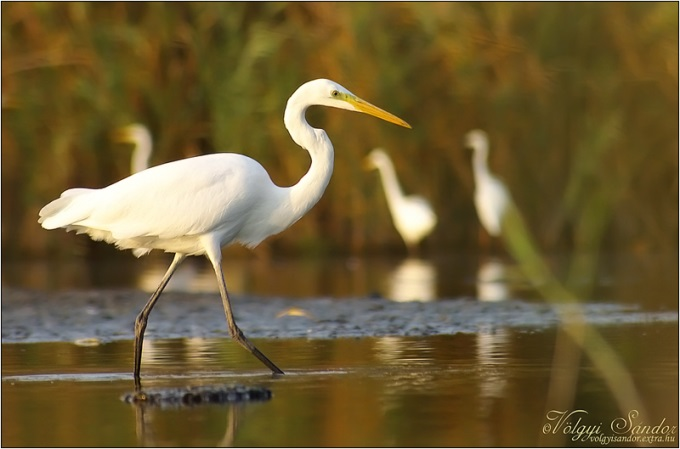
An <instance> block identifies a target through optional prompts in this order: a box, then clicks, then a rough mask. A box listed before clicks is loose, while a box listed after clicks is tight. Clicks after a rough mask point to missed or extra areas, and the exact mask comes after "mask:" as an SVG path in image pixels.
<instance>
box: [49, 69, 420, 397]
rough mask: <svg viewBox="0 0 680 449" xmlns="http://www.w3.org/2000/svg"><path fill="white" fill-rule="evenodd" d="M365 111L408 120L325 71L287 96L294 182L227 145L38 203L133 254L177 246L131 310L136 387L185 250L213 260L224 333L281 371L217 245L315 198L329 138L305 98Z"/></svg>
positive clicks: (254, 240)
mask: <svg viewBox="0 0 680 449" xmlns="http://www.w3.org/2000/svg"><path fill="white" fill-rule="evenodd" d="M314 105H322V106H331V107H335V108H340V109H347V110H350V111H357V112H363V113H366V114H370V115H373V116H375V117H378V118H381V119H383V120H386V121H388V122H392V123H395V124H397V125H400V126H404V127H406V128H410V125H409V124H408V123H406V122H405V121H403V120H402V119H400V118H398V117H396V116H394V115H392V114H390V113H389V112H386V111H384V110H382V109H380V108H378V107H376V106H373V105H372V104H370V103H368V102H366V101H364V100H362V99H361V98H359V97H357V96H356V95H354V94H353V93H351V92H350V91H348V90H347V89H345V88H344V87H342V86H341V85H339V84H337V83H335V82H333V81H330V80H326V79H317V80H314V81H309V82H307V83H305V84H303V85H302V86H300V87H299V88H298V89H297V90H296V91H295V92H294V93H293V95H292V96H291V97H290V98H289V99H288V103H287V105H286V110H285V113H284V123H285V126H286V128H287V129H288V132H289V133H290V136H291V137H292V139H293V140H294V141H295V143H297V144H298V145H300V146H301V147H302V148H304V149H305V150H307V151H308V152H309V155H310V157H311V166H310V168H309V171H308V172H307V173H306V174H305V175H304V176H303V177H302V179H300V181H299V182H298V183H297V184H295V185H293V186H291V187H279V186H277V185H275V184H274V183H273V182H272V180H271V178H270V177H269V174H268V173H267V171H266V170H265V169H264V168H263V167H262V166H261V165H260V164H259V163H258V162H256V161H255V160H253V159H251V158H249V157H247V156H244V155H241V154H233V153H219V154H209V155H203V156H198V157H193V158H188V159H183V160H179V161H174V162H169V163H166V164H162V165H157V166H154V167H151V168H149V169H146V170H144V171H141V172H139V173H135V174H133V175H131V176H129V177H127V178H125V179H122V180H121V181H118V182H116V183H114V184H111V185H110V186H108V187H104V188H102V189H86V188H75V189H69V190H66V191H65V192H64V193H62V194H61V197H60V198H58V199H56V200H54V201H52V202H51V203H49V204H48V205H46V206H45V207H43V208H42V209H41V210H40V213H39V215H40V219H39V220H38V221H39V223H41V224H42V227H43V228H45V229H55V228H66V230H67V231H71V230H75V231H76V232H77V233H86V234H88V235H89V236H90V237H91V238H92V239H94V240H104V241H106V242H107V243H113V244H115V245H116V246H117V247H118V248H119V249H131V250H132V252H133V254H134V255H135V256H137V257H140V256H142V255H145V254H147V253H149V252H150V251H151V250H154V249H160V250H164V251H166V252H171V253H175V257H174V259H173V261H172V263H171V264H170V267H169V268H168V270H167V272H166V273H165V276H163V279H162V280H161V282H160V284H159V285H158V288H157V289H156V291H155V292H154V293H153V294H152V295H151V298H149V300H148V302H147V303H146V305H145V306H144V308H143V309H142V311H141V312H140V313H139V315H138V316H137V319H136V320H135V345H134V346H135V348H134V351H135V362H134V363H135V365H134V379H135V386H136V387H137V389H138V390H139V389H140V388H141V384H140V364H141V356H142V343H143V340H144V330H145V329H146V325H147V320H148V317H149V314H150V312H151V309H152V308H153V307H154V305H155V304H156V301H157V300H158V298H159V297H160V295H161V293H162V291H163V289H164V288H165V286H166V284H167V283H168V281H169V280H170V277H171V276H172V275H173V273H174V272H175V270H176V269H177V266H178V265H179V264H180V263H181V262H182V261H183V260H184V259H185V258H186V257H187V256H198V255H205V256H206V257H207V258H208V259H209V260H210V262H211V263H212V265H213V268H214V270H215V275H216V277H217V281H218V286H219V289H220V296H221V298H222V304H223V307H224V312H225V315H226V318H227V324H228V327H229V333H230V335H231V336H232V337H233V338H234V339H235V340H236V341H237V342H238V343H239V344H240V345H241V346H243V347H244V348H246V349H247V350H248V351H250V352H251V353H252V354H253V355H254V356H255V357H257V358H258V359H259V360H260V361H261V362H262V363H264V364H265V365H266V366H267V367H268V368H269V369H270V370H271V371H272V372H273V373H278V374H283V371H281V369H279V368H278V367H277V366H276V365H275V364H274V363H272V362H271V361H270V360H269V359H268V358H267V357H265V355H264V354H262V352H260V351H259V350H258V349H257V348H256V347H255V346H254V345H253V344H252V343H250V341H248V339H247V338H246V337H245V335H244V334H243V332H241V330H240V329H239V328H238V327H237V325H236V322H235V321H234V317H233V314H232V309H231V304H230V300H229V294H228V292H227V285H226V282H225V281H224V274H223V273H222V253H221V248H222V247H223V246H226V245H229V244H231V243H240V244H242V245H245V246H247V247H254V246H256V245H257V244H259V243H260V242H261V241H262V240H264V239H265V238H267V237H269V236H271V235H274V234H278V233H279V232H281V231H283V230H285V229H286V228H288V227H289V226H291V225H292V224H293V223H295V222H296V221H297V220H299V219H300V218H301V217H302V216H303V215H305V213H306V212H307V211H308V210H309V209H310V208H311V207H312V206H314V204H316V202H317V201H319V199H320V198H321V195H322V194H323V192H324V190H325V189H326V186H327V185H328V182H329V181H330V178H331V174H332V172H333V145H332V143H331V141H330V139H329V138H328V135H327V134H326V132H325V131H324V130H322V129H316V128H313V127H311V126H310V125H309V123H307V120H306V118H305V112H306V111H307V109H308V108H309V107H310V106H314Z"/></svg>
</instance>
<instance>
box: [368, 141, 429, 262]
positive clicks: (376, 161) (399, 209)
mask: <svg viewBox="0 0 680 449" xmlns="http://www.w3.org/2000/svg"><path fill="white" fill-rule="evenodd" d="M366 166H367V167H368V168H375V169H378V172H379V173H380V179H381V180H382V186H383V190H384V191H385V197H386V198H387V206H388V207H389V209H390V214H391V215H392V223H394V227H395V228H397V231H398V232H399V235H401V238H402V239H403V240H404V243H405V244H406V247H407V249H408V251H409V252H410V253H414V252H415V251H416V250H417V248H418V244H419V243H420V241H421V240H422V239H424V238H425V237H426V236H428V235H429V234H430V233H431V232H432V230H433V229H434V227H435V225H436V224H437V215H436V214H435V213H434V211H433V210H432V206H430V203H428V202H427V200H426V199H425V198H423V197H421V196H418V195H404V192H403V191H402V190H401V186H400V185H399V181H398V180H397V173H396V172H395V170H394V164H393V163H392V160H391V159H390V157H389V156H388V155H387V153H386V152H385V151H384V150H383V149H382V148H376V149H374V150H373V151H371V152H370V153H369V155H368V156H366Z"/></svg>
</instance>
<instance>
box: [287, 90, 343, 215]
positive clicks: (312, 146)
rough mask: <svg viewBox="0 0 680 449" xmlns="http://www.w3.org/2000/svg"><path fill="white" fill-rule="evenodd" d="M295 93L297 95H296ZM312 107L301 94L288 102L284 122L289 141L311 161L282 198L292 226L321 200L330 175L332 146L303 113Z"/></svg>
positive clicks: (320, 130) (323, 133)
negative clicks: (302, 150) (306, 170)
mask: <svg viewBox="0 0 680 449" xmlns="http://www.w3.org/2000/svg"><path fill="white" fill-rule="evenodd" d="M296 94H297V92H296ZM309 106H311V105H310V104H309V103H307V102H306V101H305V100H304V98H303V96H302V95H295V94H293V96H292V97H291V98H290V99H289V100H288V105H287V106H286V111H285V113H284V123H285V125H286V129H288V132H289V133H290V136H291V137H292V139H293V140H294V141H295V143H297V144H298V145H300V146H301V147H302V148H304V149H305V150H307V151H308V152H309V156H310V157H311V159H312V163H311V166H310V167H309V171H308V172H307V173H306V174H305V175H304V176H303V177H302V178H301V179H300V181H299V182H298V183H297V184H295V185H294V186H292V187H289V188H287V189H286V190H287V193H288V195H287V196H286V198H285V199H284V201H285V203H286V209H287V210H290V211H292V216H291V217H290V219H291V220H292V221H291V223H294V222H295V221H297V220H299V219H300V218H301V217H302V216H303V215H304V214H305V213H307V211H309V209H311V208H312V207H313V206H314V205H315V204H316V203H317V202H318V201H319V199H320V198H321V196H322V195H323V193H324V191H325V190H326V187H327V186H328V183H329V182H330V179H331V175H332V174H333V154H334V153H333V144H332V143H331V141H330V139H329V138H328V135H326V132H325V131H324V130H322V129H316V128H313V127H311V126H310V125H309V123H307V119H306V118H305V112H306V111H307V108H308V107H309Z"/></svg>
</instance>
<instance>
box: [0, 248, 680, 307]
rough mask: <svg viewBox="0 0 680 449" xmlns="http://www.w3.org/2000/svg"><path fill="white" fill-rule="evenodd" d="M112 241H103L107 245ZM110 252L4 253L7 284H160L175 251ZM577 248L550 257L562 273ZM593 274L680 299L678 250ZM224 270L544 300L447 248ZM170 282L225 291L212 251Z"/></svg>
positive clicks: (331, 287) (495, 265)
mask: <svg viewBox="0 0 680 449" xmlns="http://www.w3.org/2000/svg"><path fill="white" fill-rule="evenodd" d="M102 245H103V244H102ZM100 249H101V250H102V252H104V253H105V255H104V256H102V257H100V258H96V259H94V258H91V257H85V256H73V257H69V258H65V259H43V260H29V261H17V260H9V261H5V260H3V268H2V285H3V286H8V287H19V288H30V289H37V290H43V291H47V292H54V291H63V290H74V289H76V290H79V289H123V288H134V289H138V290H143V291H146V292H149V293H150V292H153V291H154V290H155V289H156V287H157V286H158V283H159V281H160V279H161V278H162V276H163V274H164V272H165V270H166V269H167V267H168V266H169V264H170V261H171V259H172V256H171V255H168V254H160V253H159V254H155V253H153V254H152V255H149V256H147V257H143V258H141V259H135V258H134V257H132V256H131V255H130V254H128V253H127V252H120V251H115V250H114V249H112V248H109V247H108V246H106V245H103V247H101V248H100ZM575 259H576V256H574V255H570V256H569V257H564V256H553V257H550V258H549V259H548V260H549V262H550V266H551V268H552V269H553V270H554V271H555V273H557V274H558V275H559V277H560V278H562V279H563V278H565V277H566V274H565V273H566V272H567V271H568V270H569V267H570V264H571V263H572V262H573V260H575ZM596 270H597V272H596V273H589V274H588V276H590V277H592V279H591V280H589V279H582V280H581V281H582V282H583V283H589V282H591V281H592V287H593V289H592V295H591V297H589V298H586V300H588V301H610V302H616V303H619V304H622V303H626V304H636V305H639V306H641V307H643V308H648V309H658V308H662V309H672V310H677V308H678V276H677V273H678V254H677V252H670V253H667V254H657V255H633V254H626V255H603V256H601V258H600V264H599V265H598V266H597V267H596ZM223 271H224V275H225V279H226V281H227V286H228V288H229V291H230V292H231V293H232V294H235V295H251V296H252V295H255V296H278V297H292V298H319V297H333V298H346V297H366V296H382V297H385V298H390V299H392V300H395V301H410V300H420V301H434V300H438V299H448V298H460V297H473V298H477V299H480V300H483V301H499V300H505V299H509V298H518V299H525V300H526V299H538V298H539V297H538V295H537V293H536V291H535V290H534V289H533V288H531V286H530V283H529V282H527V280H526V279H525V278H524V277H523V276H522V274H521V272H520V270H519V269H518V267H517V265H516V264H515V263H514V262H513V261H512V260H511V259H510V258H508V257H502V256H501V257H498V256H493V257H490V256H483V257H480V256H479V255H454V256H452V255H445V256H432V257H424V258H409V257H384V256H376V257H363V258H359V257H336V258H322V257H319V258H314V257H309V258H273V257H265V256H262V255H261V254H260V253H255V254H249V255H246V256H243V255H241V256H239V257H230V256H229V253H228V252H227V253H226V254H225V260H224V266H223ZM166 291H177V292H217V291H218V290H217V282H216V280H215V274H214V272H213V269H212V267H211V266H210V264H209V263H208V261H207V260H206V259H205V258H203V257H190V258H188V259H187V260H186V261H185V262H184V263H183V264H182V265H180V267H179V269H178V270H177V272H176V273H175V275H174V276H173V277H172V278H171V280H170V282H169V284H168V286H167V287H166Z"/></svg>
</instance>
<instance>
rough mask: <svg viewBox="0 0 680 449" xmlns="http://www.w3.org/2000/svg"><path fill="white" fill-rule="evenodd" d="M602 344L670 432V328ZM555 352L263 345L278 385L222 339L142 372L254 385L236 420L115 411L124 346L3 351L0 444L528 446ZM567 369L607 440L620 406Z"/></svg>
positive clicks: (509, 334)
mask: <svg viewBox="0 0 680 449" xmlns="http://www.w3.org/2000/svg"><path fill="white" fill-rule="evenodd" d="M490 306H491V307H493V306H495V305H494V304H491V305H490ZM603 332H605V337H606V338H607V340H609V341H612V342H613V343H615V344H616V347H617V348H619V350H620V352H621V355H622V356H623V357H624V359H625V362H626V364H627V366H629V367H630V369H631V374H632V375H633V376H634V380H635V384H636V386H638V388H640V391H641V392H642V393H643V394H644V399H645V403H646V405H647V407H648V409H649V410H650V413H651V416H650V418H649V422H650V423H653V424H656V423H658V422H661V420H663V419H665V422H666V424H668V425H672V426H677V423H678V402H677V398H678V364H677V354H678V346H677V344H678V343H677V342H678V340H677V335H678V325H677V322H675V323H665V324H664V323H653V322H650V323H640V324H636V325H621V326H608V327H605V328H603ZM554 340H555V332H554V330H553V331H521V330H517V329H514V330H510V331H506V330H505V329H503V328H499V327H497V326H493V327H492V326H481V327H480V328H479V329H478V332H477V333H475V334H461V333H458V334H455V335H443V336H436V337H384V338H361V339H354V338H337V339H324V340H309V339H305V338H301V339H291V340H270V341H267V342H263V343H264V345H263V346H264V347H263V348H262V349H263V351H265V352H266V353H267V354H269V353H271V354H272V356H273V357H274V358H275V359H276V360H277V361H281V362H282V364H283V365H284V366H286V367H287V368H289V369H290V372H289V373H288V374H287V375H286V376H281V377H278V378H271V377H270V375H269V374H268V373H264V370H262V369H261V368H260V366H258V362H257V361H256V360H252V361H251V360H250V359H252V357H250V355H249V354H247V353H246V352H245V351H243V349H242V348H240V347H239V346H238V345H237V344H234V343H233V342H231V341H230V340H228V339H225V338H220V339H206V340H204V341H203V342H199V341H195V343H199V345H198V346H196V345H187V344H186V342H185V341H183V340H165V341H162V343H159V344H163V345H164V348H163V349H164V350H163V351H162V353H164V354H165V357H166V358H165V360H166V362H165V364H164V365H163V366H159V365H156V366H151V367H150V368H152V369H151V370H145V371H143V373H146V374H151V375H150V376H149V377H148V378H147V381H148V383H149V384H150V385H145V387H166V386H180V385H184V386H186V384H187V383H189V384H225V383H227V384H228V383H232V382H235V383H244V382H245V383H250V382H253V383H257V384H261V386H264V387H267V388H269V389H270V390H272V392H273V398H272V400H270V401H267V402H261V403H247V404H243V407H241V408H240V407H239V406H234V407H232V406H219V405H214V406H213V405H210V406H204V407H194V408H191V409H187V408H182V409H170V410H167V409H163V410H160V409H150V408H147V409H145V410H135V409H134V408H131V405H129V404H126V403H123V402H122V401H120V400H119V398H120V396H121V395H122V394H124V393H127V392H130V391H131V390H132V388H133V384H132V376H131V374H130V369H131V362H132V361H131V351H130V349H131V343H130V342H129V341H117V342H111V343H105V344H102V345H99V346H93V347H80V346H76V345H74V344H71V343H38V344H4V345H3V348H2V349H3V350H2V378H3V379H2V395H1V398H2V409H3V411H7V410H10V411H11V412H10V413H3V414H2V429H3V435H2V445H3V446H12V447H15V446H21V447H42V446H46V445H47V446H65V447H71V446H77V447H83V446H85V447H91V446H94V447H100V446H115V447H129V446H139V445H151V446H153V445H157V446H173V447H189V446H215V445H224V446H228V445H234V446H241V447H270V446H276V447H337V446H343V447H344V446H348V447H354V446H360V447H433V446H434V447H442V446H443V447H452V446H453V447H458V446H461V447H471V446H483V447H489V446H491V447H494V446H500V447H508V446H510V447H517V446H530V447H532V446H536V445H537V443H538V442H539V439H538V434H539V433H540V432H541V429H542V428H543V426H544V424H545V423H546V411H547V410H551V409H554V408H555V407H558V406H559V405H558V404H555V403H550V402H546V400H547V399H548V396H549V394H548V391H549V374H550V372H551V370H552V366H553V365H552V359H553V356H554ZM660 341H663V342H664V343H665V344H658V342H660ZM203 343H204V344H203ZM258 346H259V344H258ZM208 354H212V355H210V356H208ZM160 360H161V359H160V354H159V359H158V362H160ZM170 361H171V362H170ZM576 366H577V370H578V374H579V382H578V383H577V384H576V391H575V392H574V393H575V395H574V398H575V399H576V401H575V402H574V405H573V406H574V408H578V409H583V410H587V412H588V415H587V416H588V418H587V420H588V423H594V424H597V423H599V422H602V423H603V425H602V429H603V430H606V427H607V425H608V423H609V422H610V421H611V420H612V419H614V418H616V417H617V416H620V412H619V411H618V409H617V404H616V403H615V401H614V399H613V397H612V395H611V392H610V391H609V390H608V388H607V385H606V383H605V382H604V381H603V380H602V377H601V376H600V374H599V373H597V372H596V371H595V370H594V369H593V368H592V366H591V365H590V364H587V363H585V364H578V365H576ZM232 367H238V368H237V369H231V368H232ZM249 367H250V368H249ZM151 371H153V373H150V372H151ZM45 375H49V377H45ZM143 381H144V379H143ZM135 413H137V421H135ZM625 413H627V411H626V412H624V415H625ZM45 422H50V426H47V427H45V426H43V427H44V429H43V431H40V432H36V430H35V429H36V428H40V427H41V425H42V424H43V423H45ZM263 429H265V431H263ZM348 429H351V431H348ZM567 443H569V441H567ZM671 443H672V444H674V445H676V446H677V441H674V442H669V443H666V444H668V445H671ZM546 444H547V445H550V446H555V445H557V444H556V443H555V442H554V441H553V440H552V439H551V440H549V441H547V442H546Z"/></svg>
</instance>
